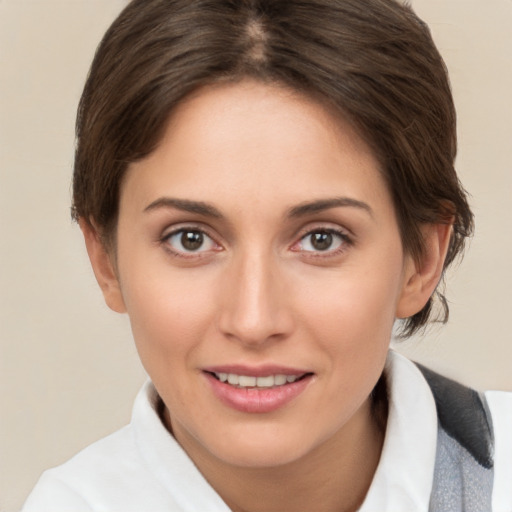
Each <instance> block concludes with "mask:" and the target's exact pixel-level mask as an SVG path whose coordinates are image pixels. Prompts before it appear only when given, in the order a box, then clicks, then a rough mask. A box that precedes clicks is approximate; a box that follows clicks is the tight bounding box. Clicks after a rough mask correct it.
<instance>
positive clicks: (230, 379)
mask: <svg viewBox="0 0 512 512" xmlns="http://www.w3.org/2000/svg"><path fill="white" fill-rule="evenodd" d="M213 375H214V376H215V378H217V379H218V380H220V382H227V383H228V384H230V385H231V386H236V387H239V388H273V387H276V386H284V385H285V384H291V383H292V382H295V381H297V380H299V379H301V378H303V377H304V376H305V375H304V374H303V375H283V374H277V375H268V376H265V377H256V376H250V375H237V374H236V373H223V372H219V373H217V372H214V373H213Z"/></svg>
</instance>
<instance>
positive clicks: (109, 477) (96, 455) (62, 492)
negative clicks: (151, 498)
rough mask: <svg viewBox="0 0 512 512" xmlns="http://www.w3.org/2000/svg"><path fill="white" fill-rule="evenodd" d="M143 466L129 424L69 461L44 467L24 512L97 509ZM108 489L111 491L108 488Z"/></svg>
mask: <svg viewBox="0 0 512 512" xmlns="http://www.w3.org/2000/svg"><path fill="white" fill-rule="evenodd" d="M135 468H140V463H139V461H138V455H137V452H136V449H135V446H134V442H133V436H132V433H131V428H130V427H129V426H127V427H124V428H123V429H121V430H119V431H117V432H115V433H114V434H111V435H109V436H107V437H105V438H104V439H101V440H99V441H97V442H95V443H93V444H92V445H90V446H88V447H87V448H85V449H84V450H82V451H81V452H79V453H78V454H77V455H75V456H74V457H73V458H71V459H70V460H68V461H67V462H66V463H64V464H62V465H61V466H58V467H56V468H53V469H50V470H48V471H45V472H44V473H43V475H42V476H41V478H40V479H39V481H38V483H37V484H36V487H35V488H34V490H33V491H32V493H31V494H30V496H29V497H28V499H27V501H26V503H25V505H24V508H23V512H32V511H34V512H36V511H37V512H45V511H48V512H49V511H52V512H58V511H61V510H62V511H64V510H66V511H69V510H73V511H74V512H81V511H84V512H85V511H91V510H95V509H96V508H95V503H96V502H98V501H101V500H104V497H103V496H102V495H104V494H105V493H106V492H118V490H120V488H122V487H123V485H126V484H129V482H130V480H131V478H130V472H133V471H134V470H135ZM107 490H108V491H107Z"/></svg>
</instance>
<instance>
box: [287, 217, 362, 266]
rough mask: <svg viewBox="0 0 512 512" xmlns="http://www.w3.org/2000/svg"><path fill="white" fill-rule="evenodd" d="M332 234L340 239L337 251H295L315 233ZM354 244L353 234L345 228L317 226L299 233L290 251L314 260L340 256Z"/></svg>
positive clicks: (329, 225)
mask: <svg viewBox="0 0 512 512" xmlns="http://www.w3.org/2000/svg"><path fill="white" fill-rule="evenodd" d="M320 232H323V233H331V234H333V235H336V236H338V237H340V239H341V244H340V245H339V246H338V247H336V248H335V249H327V250H325V251H321V250H316V251H310V250H303V249H300V248H299V249H295V247H297V246H298V245H299V244H301V242H302V241H303V240H304V239H305V238H306V237H308V236H310V235H313V234H314V233H320ZM353 244H354V240H353V237H352V233H351V231H350V230H348V229H346V228H343V227H341V226H339V225H332V224H328V225H326V224H321V223H319V224H317V225H314V226H307V227H305V228H303V229H301V230H300V231H299V233H298V234H297V237H296V241H295V242H294V243H293V244H292V246H291V247H290V249H291V250H292V251H295V252H299V253H301V254H303V255H306V256H308V257H314V258H329V257H333V256H338V255H339V254H341V253H343V252H345V251H346V250H347V249H348V247H350V246H351V245H353Z"/></svg>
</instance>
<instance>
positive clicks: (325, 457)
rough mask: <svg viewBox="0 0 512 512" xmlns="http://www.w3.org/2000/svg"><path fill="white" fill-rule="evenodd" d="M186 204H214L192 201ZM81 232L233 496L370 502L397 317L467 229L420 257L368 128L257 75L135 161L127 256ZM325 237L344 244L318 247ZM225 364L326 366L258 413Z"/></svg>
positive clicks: (181, 115)
mask: <svg viewBox="0 0 512 512" xmlns="http://www.w3.org/2000/svg"><path fill="white" fill-rule="evenodd" d="M340 198H344V199H343V201H339V199H340ZM333 199H335V200H336V201H332V200H333ZM183 200H186V201H194V202H199V203H200V206H204V204H207V205H208V208H207V209H206V210H205V209H204V208H203V209H202V210H201V208H198V207H197V204H196V203H194V208H193V209H194V210H195V211H186V210H189V209H190V203H186V204H185V205H184V203H183ZM180 201H181V202H180ZM312 202H313V203H314V204H315V208H312V207H310V208H304V205H306V204H311V203H312ZM184 206H185V209H184ZM81 226H82V229H83V232H84V235H85V240H86V244H87V248H88V251H89V256H90V258H91V262H92V265H93V268H94V271H95V274H96V277H97V279H98V282H99V284H100V286H101V288H102V290H103V293H104V296H105V299H106V302H107V304H108V305H109V306H110V307H111V308H112V309H113V310H115V311H118V312H127V313H128V315H129V317H130V321H131V325H132V330H133V335H134V339H135V342H136V345H137V348H138V351H139V354H140V357H141V360H142V362H143V364H144V366H145V368H146V370H147V372H148V374H149V375H150V377H151V378H152V380H153V382H154V384H155V386H156V388H157V390H158V392H159V394H160V396H161V397H162V399H163V401H164V403H165V405H166V413H165V419H166V423H167V426H168V428H169V430H170V431H172V433H173V435H174V436H175V438H176V439H177V440H178V442H179V443H180V444H181V445H182V446H183V447H184V449H185V450H186V451H187V452H188V454H189V455H190V457H191V458H192V460H194V462H195V463H196V465H197V466H198V468H199V469H200V470H201V472H202V473H203V474H204V475H205V477H206V478H207V479H208V480H209V481H210V483H211V484H212V485H213V486H214V488H215V489H216V490H217V491H218V492H219V494H220V495H221V496H222V497H223V499H224V500H225V501H226V503H227V504H228V505H229V506H230V507H231V508H232V509H233V510H235V511H254V512H256V511H265V512H272V511H281V512H282V511H287V510H293V511H294V512H295V511H301V510H315V511H319V512H320V511H331V510H332V511H334V510H336V511H343V510H347V511H348V510H355V509H357V507H358V506H360V505H361V503H362V501H363V499H364V496H365V494H366V492H367V490H368V488H369V486H370V484H371V480H372V477H373V475H374V472H375V469H376V467H377V464H378V460H379V457H380V453H381V450H382V443H383V438H384V432H383V429H382V428H380V427H379V425H378V424H377V422H376V421H375V417H374V415H372V413H371V405H370V399H369V395H370V393H371V391H372V389H373V387H374V386H375V384H376V382H377V381H378V379H379V377H380V375H381V373H382V370H383V366H384V363H385V358H386V353H387V350H388V346H389V341H390V336H391V330H392V326H393V323H394V321H395V319H396V318H398V317H407V316H410V315H412V314H414V313H415V312H417V311H419V310H420V309H421V308H422V307H423V305H424V304H425V302H426V301H427V299H428V297H429V296H430V295H431V294H432V292H433V290H434V289H435V286H436V285H437V282H438V280H439V277H440V274H441V271H442V264H443V260H444V257H445V254H446V248H447V244H448V241H449V235H450V227H449V226H438V225H435V226H424V228H423V232H424V236H425V240H426V250H425V254H424V255H423V258H422V259H421V261H419V262H415V261H414V260H413V259H412V258H411V257H410V256H408V255H407V254H405V253H404V250H403V247H402V243H401V240H400V234H399V229H398V225H397V220H396V217H395V212H394V208H393V203H392V200H391V196H390V194H389V191H388V190H387V187H386V185H385V182H384V179H383V177H382V175H381V173H380V170H379V163H378V162H377V160H376V159H375V157H374V155H373V154H372V152H371V151H370V149H369V148H368V146H367V145H366V144H365V142H364V141H363V140H362V139H361V138H360V137H359V136H358V135H357V133H356V132H355V131H354V130H353V129H352V128H351V127H350V126H349V125H348V124H347V123H346V122H345V121H343V119H340V118H339V117H334V116H333V115H331V114H330V113H329V112H327V111H326V110H325V108H324V107H322V106H321V105H319V104H318V103H316V102H314V101H311V100H310V99H308V98H305V97H303V96H300V95H298V94H297V93H294V92H292V91H289V90H287V89H285V88H281V87H278V86H270V85H263V84H260V83H257V82H252V81H243V82H240V83H237V84H228V85H225V84H224V85H218V86H215V87H209V88H204V89H201V90H199V91H197V92H196V93H195V94H194V95H193V96H191V97H189V98H188V99H187V100H186V101H184V102H182V104H181V105H180V106H179V107H178V108H177V110H176V111H175V112H174V114H173V116H172V117H171V119H170V121H169V125H168V127H167V131H166V133H165V135H164V137H163V139H162V141H161V144H160V145H159V147H158V148H157V149H156V150H155V151H154V152H153V153H152V154H151V155H150V156H149V157H147V158H146V159H144V160H142V161H139V162H137V163H135V164H132V165H131V166H130V167H129V170H128V172H127V175H126V177H125V179H124V182H123V185H122V189H121V199H120V211H119V224H118V229H117V234H116V236H117V246H116V254H115V255H114V254H110V253H108V252H107V251H106V250H105V249H104V247H103V246H102V245H101V242H100V238H99V237H98V235H97V232H96V231H95V230H94V228H93V227H92V226H91V224H90V223H87V222H84V221H83V220H82V222H81ZM179 230H185V231H186V230H188V231H189V232H192V234H195V235H196V236H197V232H198V231H200V232H203V233H205V235H203V236H204V239H203V245H200V247H199V249H198V250H195V251H186V250H185V249H184V247H183V245H182V244H181V240H182V239H181V235H182V233H183V232H182V231H181V232H180V231H179ZM176 232H178V234H175V235H174V236H170V235H172V233H176ZM312 233H313V234H315V233H316V234H317V236H324V238H325V236H326V234H327V235H329V234H330V235H331V236H332V239H331V241H332V243H331V245H329V244H327V245H328V246H327V249H325V248H324V249H323V250H318V249H317V246H315V245H314V244H313V243H312V240H313V239H312V236H313V235H312ZM328 241H329V240H328ZM225 364H244V365H249V366H260V365H263V364H278V365H283V366H287V367H293V368H300V369H305V370H307V371H308V372H311V373H312V374H313V376H312V378H311V379H310V381H309V383H308V385H307V387H306V389H305V390H304V391H303V392H302V393H301V394H300V395H299V396H297V397H296V398H295V399H294V400H292V401H291V402H290V403H288V404H286V405H285V406H284V407H282V408H279V409H278V410H277V411H273V412H270V413H265V414H250V413H244V412H241V411H237V410H234V409H232V408H230V407H228V406H226V405H225V404H224V403H222V402H221V401H220V400H219V399H218V398H217V397H216V396H215V395H214V394H213V393H212V390H211V388H210V386H209V385H208V382H207V379H206V378H205V374H204V372H203V369H204V368H205V367H209V366H215V365H225Z"/></svg>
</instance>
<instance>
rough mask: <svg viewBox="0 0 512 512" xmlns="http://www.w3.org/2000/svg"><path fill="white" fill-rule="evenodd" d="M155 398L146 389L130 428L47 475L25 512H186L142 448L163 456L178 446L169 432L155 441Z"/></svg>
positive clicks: (139, 397) (36, 487) (96, 444)
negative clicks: (167, 447)
mask: <svg viewBox="0 0 512 512" xmlns="http://www.w3.org/2000/svg"><path fill="white" fill-rule="evenodd" d="M151 397H152V387H151V386H150V385H149V384H147V385H145V386H144V387H143V389H142V390H141V392H140V393H139V395H138V396H137V399H136V401H135V405H134V410H133V415H132V422H131V423H130V425H128V426H126V427H124V428H122V429H120V430H118V431H117V432H115V433H113V434H111V435H109V436H107V437H105V438H103V439H101V440H99V441H97V442H95V443H93V444H91V445H90V446H88V447H87V448H85V449H84V450H82V451H81V452H79V453H78V454H77V455H75V456H74V457H73V458H71V459H70V460H68V461H67V462H66V463H64V464H62V465H61V466H58V467H56V468H53V469H50V470H48V471H46V472H44V473H43V475H42V476H41V478H40V479H39V481H38V482H37V484H36V486H35V488H34V489H33V491H32V493H31V494H30V496H29V497H28V499H27V501H26V502H25V505H24V507H23V509H22V512H71V511H72V512H90V511H100V510H122V511H123V512H132V511H133V512H140V511H141V510H151V511H152V512H157V511H164V510H165V511H169V512H170V511H177V510H181V509H180V507H178V506H177V505H176V502H175V499H174V496H173V486H172V485H171V484H167V485H166V484H165V483H163V482H162V481H161V479H160V478H158V475H157V474H158V473H159V471H158V470H159V468H158V466H156V465H155V464H154V463H152V461H151V460H148V459H147V457H146V456H145V455H146V454H145V453H144V452H145V450H144V448H145V447H144V446H143V447H141V443H145V444H146V445H148V446H150V448H151V449H152V450H153V451H154V452H159V451H160V450H161V449H162V445H165V444H169V443H171V444H172V441H173V440H172V437H171V436H169V435H168V433H167V432H165V434H167V435H164V433H162V434H161V435H160V437H159V436H155V435H154V431H155V430H156V429H158V426H159V423H160V422H159V417H158V412H157V411H156V410H155V407H154V405H155V404H154V403H153V402H152V398H151ZM161 428H162V427H161ZM164 448H165V446H164ZM170 459H171V464H173V463H175V462H172V457H170Z"/></svg>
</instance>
